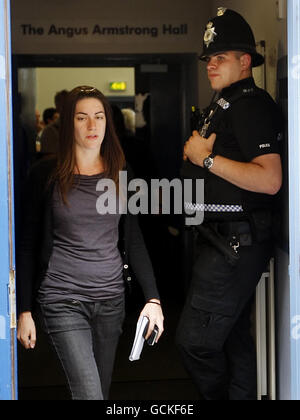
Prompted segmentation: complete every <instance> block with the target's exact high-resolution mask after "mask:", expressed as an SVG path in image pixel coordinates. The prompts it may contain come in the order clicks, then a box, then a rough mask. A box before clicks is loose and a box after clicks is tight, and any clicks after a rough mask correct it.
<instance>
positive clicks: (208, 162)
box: [203, 153, 216, 171]
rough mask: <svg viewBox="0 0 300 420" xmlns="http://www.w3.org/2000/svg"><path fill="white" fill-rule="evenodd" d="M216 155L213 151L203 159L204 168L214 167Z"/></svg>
mask: <svg viewBox="0 0 300 420" xmlns="http://www.w3.org/2000/svg"><path fill="white" fill-rule="evenodd" d="M215 157H216V155H215V154H214V153H211V154H210V155H209V156H207V157H206V158H205V159H204V160H203V168H204V169H207V170H208V171H209V170H210V169H211V168H212V166H213V164H214V158H215Z"/></svg>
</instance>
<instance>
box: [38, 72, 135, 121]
mask: <svg viewBox="0 0 300 420" xmlns="http://www.w3.org/2000/svg"><path fill="white" fill-rule="evenodd" d="M113 81H124V82H126V83H127V89H126V91H125V92H111V91H110V90H109V83H110V82H113ZM80 85H88V86H93V87H96V88H97V89H99V90H100V91H101V92H102V93H103V94H104V95H105V96H111V97H113V96H134V95H135V87H134V69H133V68H130V67H122V68H120V67H113V68H110V67H105V68H47V67H45V68H37V69H36V108H37V109H38V110H39V111H40V113H41V114H42V112H43V111H44V109H46V108H49V107H54V106H55V105H54V95H55V93H56V92H58V91H60V90H63V89H67V90H71V89H73V88H74V87H76V86H80Z"/></svg>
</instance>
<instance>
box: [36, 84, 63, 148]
mask: <svg viewBox="0 0 300 420" xmlns="http://www.w3.org/2000/svg"><path fill="white" fill-rule="evenodd" d="M67 95H68V91H67V90H65V89H64V90H61V91H59V92H57V93H56V94H55V97H54V103H55V108H56V111H57V113H58V114H59V115H60V114H61V112H62V110H63V106H64V102H65V99H66V97H67ZM59 127H60V118H56V119H55V121H54V122H52V123H50V124H48V125H47V126H46V127H45V129H44V130H43V132H42V134H41V137H40V143H41V144H40V153H41V154H42V155H47V156H49V155H56V154H57V152H58V148H59Z"/></svg>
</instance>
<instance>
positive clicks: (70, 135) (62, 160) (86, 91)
mask: <svg viewBox="0 0 300 420" xmlns="http://www.w3.org/2000/svg"><path fill="white" fill-rule="evenodd" d="M85 98H96V99H99V101H100V102H101V103H102V105H103V107H104V112H105V116H106V130H105V136H104V139H103V142H102V145H101V149H100V155H101V157H102V159H103V164H104V176H105V177H106V178H110V179H112V180H113V181H115V183H116V186H117V188H118V181H119V171H121V170H122V169H123V168H124V165H125V158H124V154H123V151H122V148H121V145H120V142H119V139H118V137H117V134H116V131H115V127H114V123H113V117H112V111H111V107H110V104H109V102H108V100H107V99H106V97H105V96H104V95H103V94H102V93H101V92H100V91H99V90H98V89H96V88H93V87H90V86H78V87H76V88H74V89H73V90H71V91H70V92H69V93H68V96H67V98H66V100H65V102H64V107H63V110H62V112H61V115H60V134H59V151H58V158H57V167H56V171H55V173H54V178H55V180H56V182H57V183H58V186H59V190H60V193H61V197H62V200H63V202H64V203H65V204H66V203H67V193H68V192H69V190H70V189H71V188H72V185H73V181H74V170H75V169H76V168H77V163H76V155H75V137H74V115H75V108H76V104H77V102H78V101H80V100H81V99H85ZM77 170H78V168H77Z"/></svg>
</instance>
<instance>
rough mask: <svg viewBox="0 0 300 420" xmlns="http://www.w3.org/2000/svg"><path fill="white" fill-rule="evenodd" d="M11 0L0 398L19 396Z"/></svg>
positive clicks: (1, 58)
mask: <svg viewBox="0 0 300 420" xmlns="http://www.w3.org/2000/svg"><path fill="white" fill-rule="evenodd" d="M10 61H11V53H10V2H9V0H0V109H1V111H2V112H1V113H0V249H1V252H0V267H1V270H0V372H1V374H0V400H14V399H16V398H17V395H16V389H17V388H16V368H15V367H16V356H15V348H16V343H15V330H16V310H15V269H14V267H15V264H14V239H13V238H14V223H13V220H14V218H13V192H12V191H13V179H12V173H13V171H12V134H11V133H12V124H11V116H12V108H11V77H10V74H11V73H10Z"/></svg>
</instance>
